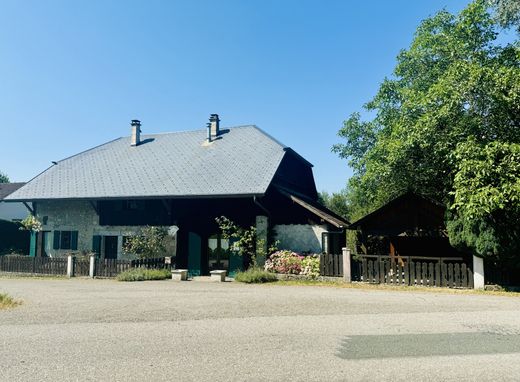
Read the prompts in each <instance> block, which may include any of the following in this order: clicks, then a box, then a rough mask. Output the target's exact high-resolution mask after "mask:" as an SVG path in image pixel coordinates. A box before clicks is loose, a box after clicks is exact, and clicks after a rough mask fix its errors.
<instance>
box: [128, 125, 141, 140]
mask: <svg viewBox="0 0 520 382" xmlns="http://www.w3.org/2000/svg"><path fill="white" fill-rule="evenodd" d="M130 125H131V126H132V137H131V139H130V145H131V146H137V145H138V144H139V143H141V121H139V120H138V119H132V122H131V123H130Z"/></svg>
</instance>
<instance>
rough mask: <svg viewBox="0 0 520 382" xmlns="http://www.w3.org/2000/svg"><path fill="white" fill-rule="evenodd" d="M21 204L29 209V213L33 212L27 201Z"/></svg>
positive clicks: (32, 213)
mask: <svg viewBox="0 0 520 382" xmlns="http://www.w3.org/2000/svg"><path fill="white" fill-rule="evenodd" d="M22 203H23V205H24V206H25V208H27V209H28V210H29V212H30V213H31V215H34V214H35V212H34V209H33V208H31V206H29V204H28V203H27V202H22Z"/></svg>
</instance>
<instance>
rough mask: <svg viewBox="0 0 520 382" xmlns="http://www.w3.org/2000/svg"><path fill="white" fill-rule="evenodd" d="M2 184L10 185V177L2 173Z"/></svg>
mask: <svg viewBox="0 0 520 382" xmlns="http://www.w3.org/2000/svg"><path fill="white" fill-rule="evenodd" d="M0 183H9V177H8V176H7V175H5V174H4V173H3V172H2V171H0Z"/></svg>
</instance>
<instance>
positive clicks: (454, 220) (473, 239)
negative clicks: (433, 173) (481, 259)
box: [447, 138, 520, 261]
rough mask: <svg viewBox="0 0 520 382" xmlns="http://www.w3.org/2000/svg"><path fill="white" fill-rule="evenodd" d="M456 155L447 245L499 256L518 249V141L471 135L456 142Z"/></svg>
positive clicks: (519, 174) (519, 176)
mask: <svg viewBox="0 0 520 382" xmlns="http://www.w3.org/2000/svg"><path fill="white" fill-rule="evenodd" d="M455 159H456V161H457V163H458V164H457V173H456V175H455V179H454V191H453V192H452V194H453V199H454V201H453V203H452V205H451V208H450V212H451V213H450V215H449V220H448V225H447V227H448V232H449V236H450V240H451V242H452V244H454V245H456V246H458V247H462V248H464V249H469V250H471V251H472V252H475V253H477V254H479V255H481V256H484V255H487V256H491V257H493V256H495V257H496V256H498V255H499V254H500V256H501V257H502V259H503V260H505V259H506V258H507V257H513V256H515V255H518V254H520V224H519V223H518V222H520V144H514V143H503V142H491V143H488V144H478V143H477V142H476V140H475V139H474V138H471V139H469V140H468V141H467V142H464V143H462V144H460V145H459V146H458V147H457V150H456V152H455ZM519 260H520V259H519ZM517 261H518V260H517Z"/></svg>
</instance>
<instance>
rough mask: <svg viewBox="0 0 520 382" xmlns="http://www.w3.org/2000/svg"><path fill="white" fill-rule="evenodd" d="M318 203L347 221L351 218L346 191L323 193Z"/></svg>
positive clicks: (319, 195)
mask: <svg viewBox="0 0 520 382" xmlns="http://www.w3.org/2000/svg"><path fill="white" fill-rule="evenodd" d="M318 201H319V202H320V204H322V205H324V206H325V207H327V208H328V209H329V210H331V211H332V212H335V213H337V214H338V215H339V216H341V217H344V218H345V219H349V218H350V209H349V201H348V196H347V194H346V192H345V191H340V192H333V193H332V194H329V193H328V192H326V191H322V192H320V193H319V194H318Z"/></svg>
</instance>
